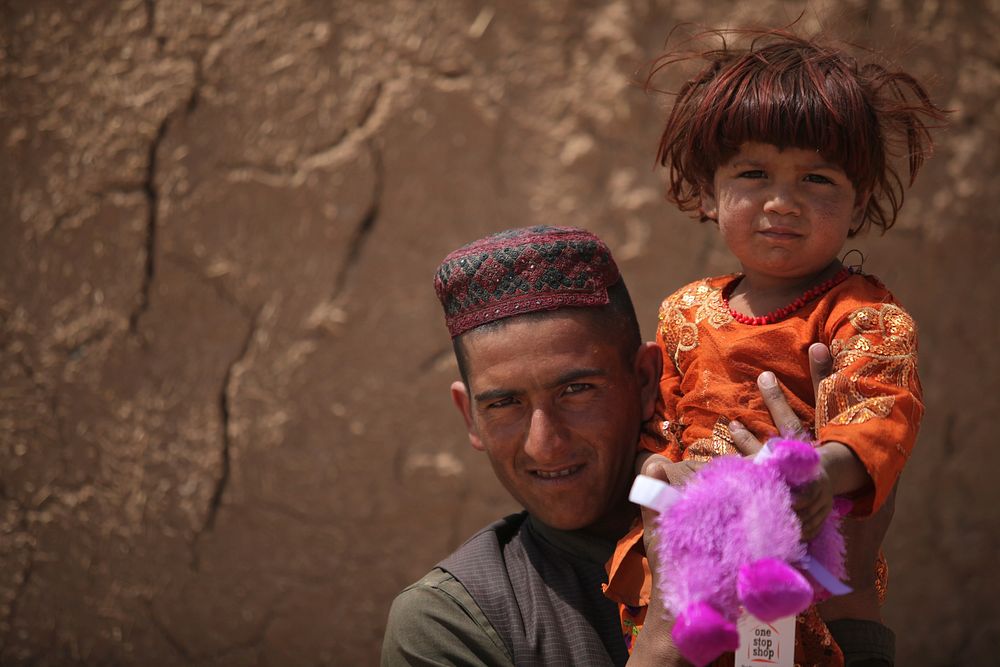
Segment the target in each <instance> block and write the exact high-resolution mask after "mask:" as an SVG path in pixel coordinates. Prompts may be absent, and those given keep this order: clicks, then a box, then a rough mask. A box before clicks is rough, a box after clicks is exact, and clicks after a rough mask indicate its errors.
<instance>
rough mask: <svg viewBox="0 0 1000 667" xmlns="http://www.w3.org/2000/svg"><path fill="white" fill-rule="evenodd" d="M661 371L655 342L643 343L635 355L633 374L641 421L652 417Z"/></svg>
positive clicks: (660, 361)
mask: <svg viewBox="0 0 1000 667" xmlns="http://www.w3.org/2000/svg"><path fill="white" fill-rule="evenodd" d="M662 372H663V357H662V356H661V354H660V346H659V345H657V344H656V343H643V344H642V345H640V346H639V352H638V353H637V354H636V355H635V376H636V378H637V379H638V381H639V399H640V402H641V407H642V421H646V420H647V419H650V418H652V416H653V412H654V411H655V409H656V399H657V397H658V396H659V393H660V375H661V373H662Z"/></svg>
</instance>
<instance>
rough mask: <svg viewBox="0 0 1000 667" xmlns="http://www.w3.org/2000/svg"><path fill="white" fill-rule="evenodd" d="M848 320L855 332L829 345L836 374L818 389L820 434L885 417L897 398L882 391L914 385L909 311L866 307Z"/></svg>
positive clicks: (913, 343) (913, 335) (913, 337)
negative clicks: (823, 430) (834, 426)
mask: <svg viewBox="0 0 1000 667" xmlns="http://www.w3.org/2000/svg"><path fill="white" fill-rule="evenodd" d="M849 320H850V322H851V324H852V325H853V326H854V329H855V331H857V333H856V334H855V335H853V336H851V337H850V338H847V339H840V338H838V339H836V340H834V341H833V344H832V345H831V352H832V354H833V369H834V373H833V374H832V375H831V376H830V377H828V378H826V379H825V380H823V382H821V383H820V385H819V392H818V395H817V397H816V428H817V429H820V428H822V427H824V426H826V425H827V424H862V423H864V422H866V421H868V420H869V419H873V418H876V417H887V416H888V415H889V413H890V411H891V410H892V406H893V404H894V402H895V398H894V397H893V396H892V395H891V394H886V393H880V392H879V391H878V386H879V385H880V384H882V385H890V386H894V387H900V388H904V389H905V388H908V387H909V386H910V384H911V383H912V382H913V381H914V376H915V374H916V364H917V353H916V341H917V330H916V324H915V323H914V322H913V318H911V317H910V316H909V314H908V313H907V312H906V311H904V310H903V309H902V308H900V307H899V306H897V305H895V304H891V303H886V304H882V305H879V306H866V307H864V308H859V309H858V310H856V311H854V312H853V313H851V315H850V317H849Z"/></svg>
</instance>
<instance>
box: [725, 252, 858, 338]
mask: <svg viewBox="0 0 1000 667" xmlns="http://www.w3.org/2000/svg"><path fill="white" fill-rule="evenodd" d="M851 273H852V271H851V270H850V269H849V268H847V267H846V266H845V267H843V268H842V269H840V271H837V274H836V275H835V276H833V277H832V278H830V279H829V280H824V281H823V282H821V283H820V284H819V285H816V286H815V287H813V288H811V289H808V290H806V291H805V293H804V294H803V295H802V296H800V297H799V298H797V299H796V300H795V301H792V302H791V303H790V304H788V305H787V306H784V307H783V308H778V309H777V310H772V311H771V312H770V313H768V314H767V315H761V316H760V317H752V316H750V315H744V314H743V313H740V312H738V311H736V310H735V309H734V308H733V307H732V306H731V305H729V296H730V295H731V294H732V293H733V290H734V289H736V286H737V285H738V284H739V283H740V281H741V280H743V276H740V277H739V278H737V279H736V280H734V281H733V282H731V283H729V284H728V285H726V287H725V288H724V289H723V290H722V302H723V303H725V304H726V308H728V309H729V314H730V315H732V316H733V319H734V320H736V321H737V322H740V323H741V324H751V325H754V326H759V325H761V324H774V323H775V322H778V321H780V320H783V319H785V318H786V317H788V316H789V315H791V314H792V313H794V312H795V311H797V310H798V309H799V308H801V307H802V306H804V305H806V304H807V303H809V302H810V301H812V300H813V299H816V298H819V297H820V296H822V295H824V294H826V293H827V292H829V291H830V290H831V289H833V288H834V287H836V286H837V285H839V284H840V283H842V282H844V281H845V280H847V278H848V277H849V276H850V275H851Z"/></svg>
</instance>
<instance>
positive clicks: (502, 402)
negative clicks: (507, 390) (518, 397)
mask: <svg viewBox="0 0 1000 667" xmlns="http://www.w3.org/2000/svg"><path fill="white" fill-rule="evenodd" d="M511 405H514V399H513V398H511V397H510V396H508V397H507V398H501V399H499V400H496V401H493V402H491V403H487V404H486V409H487V410H493V409H496V408H506V407H508V406H511Z"/></svg>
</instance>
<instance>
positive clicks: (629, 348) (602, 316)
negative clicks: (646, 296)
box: [452, 279, 642, 387]
mask: <svg viewBox="0 0 1000 667" xmlns="http://www.w3.org/2000/svg"><path fill="white" fill-rule="evenodd" d="M567 309H572V311H573V312H578V313H581V314H583V315H584V316H586V317H589V318H590V320H591V326H593V327H596V328H597V329H598V330H599V331H601V332H602V333H603V334H605V336H606V339H607V340H608V342H609V343H612V344H614V345H616V346H617V347H618V350H619V352H620V353H621V355H622V359H623V360H624V361H625V362H626V363H628V364H630V365H631V364H632V363H633V362H634V361H635V357H636V353H637V352H638V350H639V345H641V344H642V334H641V333H640V332H639V321H638V320H637V319H636V316H635V307H634V306H633V305H632V298H631V297H630V296H629V293H628V288H627V287H626V286H625V280H624V279H619V280H618V282H616V283H615V284H613V285H610V286H608V304H607V305H605V306H601V307H599V308H595V307H573V306H564V307H563V308H557V309H555V310H543V311H536V312H533V313H526V314H524V315H516V316H514V317H508V318H504V319H502V320H494V321H492V322H489V323H487V324H483V325H480V326H478V327H476V328H475V329H472V330H470V331H468V332H466V333H463V334H462V335H460V336H456V337H455V338H453V339H452V346H453V347H454V349H455V359H456V360H457V361H458V372H459V373H460V374H461V376H462V382H464V383H465V386H466V387H468V386H469V357H468V355H467V353H466V350H465V344H464V343H463V339H464V338H465V337H466V336H467V335H469V334H472V333H474V332H495V331H499V330H501V329H503V328H504V327H505V326H507V324H509V323H510V322H511V321H513V320H515V319H517V320H524V319H542V318H545V317H551V316H552V315H553V314H554V313H560V312H565V311H566V310H567Z"/></svg>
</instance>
